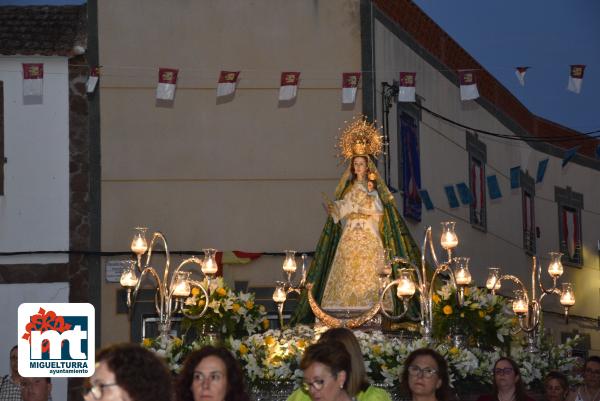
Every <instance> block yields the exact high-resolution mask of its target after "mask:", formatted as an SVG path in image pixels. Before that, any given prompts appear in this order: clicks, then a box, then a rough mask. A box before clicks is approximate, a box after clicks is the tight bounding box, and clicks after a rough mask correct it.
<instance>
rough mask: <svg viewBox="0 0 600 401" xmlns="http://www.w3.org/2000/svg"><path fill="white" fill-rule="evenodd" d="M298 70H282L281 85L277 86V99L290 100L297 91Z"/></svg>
mask: <svg viewBox="0 0 600 401" xmlns="http://www.w3.org/2000/svg"><path fill="white" fill-rule="evenodd" d="M299 80H300V73H299V72H282V73H281V86H280V88H279V100H282V101H285V100H292V99H294V98H295V97H296V93H297V91H298V81H299Z"/></svg>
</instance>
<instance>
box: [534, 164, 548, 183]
mask: <svg viewBox="0 0 600 401" xmlns="http://www.w3.org/2000/svg"><path fill="white" fill-rule="evenodd" d="M548 160H549V159H544V160H540V162H539V163H538V169H537V174H536V176H535V183H536V184H537V183H540V182H542V181H544V174H546V168H547V167H548Z"/></svg>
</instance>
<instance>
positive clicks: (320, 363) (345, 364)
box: [300, 341, 353, 401]
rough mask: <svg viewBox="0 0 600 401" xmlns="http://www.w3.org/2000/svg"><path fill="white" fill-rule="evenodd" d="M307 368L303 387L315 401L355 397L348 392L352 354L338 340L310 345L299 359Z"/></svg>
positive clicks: (348, 399) (344, 400)
mask: <svg viewBox="0 0 600 401" xmlns="http://www.w3.org/2000/svg"><path fill="white" fill-rule="evenodd" d="M300 369H302V371H303V372H304V379H303V383H302V387H303V388H304V391H306V392H307V393H309V394H310V398H311V399H312V400H313V401H352V400H353V399H352V397H351V396H350V394H349V393H348V385H349V378H350V375H351V373H352V362H351V361H350V354H349V353H348V351H346V349H345V347H344V345H343V344H342V343H340V342H337V341H325V342H319V343H316V344H313V345H311V346H310V347H308V348H307V349H306V351H304V356H303V357H302V361H301V362H300Z"/></svg>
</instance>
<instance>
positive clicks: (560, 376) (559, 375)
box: [544, 370, 569, 392]
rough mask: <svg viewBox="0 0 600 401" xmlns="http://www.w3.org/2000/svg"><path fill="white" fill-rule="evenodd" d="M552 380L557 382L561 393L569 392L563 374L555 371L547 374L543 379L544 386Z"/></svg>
mask: <svg viewBox="0 0 600 401" xmlns="http://www.w3.org/2000/svg"><path fill="white" fill-rule="evenodd" d="M552 379H554V380H557V381H558V383H560V387H562V389H563V391H565V392H566V391H568V390H569V380H568V379H567V376H565V375H564V374H562V373H560V372H557V371H555V370H553V371H551V372H548V374H547V375H546V377H544V386H545V385H546V384H547V383H548V382H549V381H550V380H552Z"/></svg>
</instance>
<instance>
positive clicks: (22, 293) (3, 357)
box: [0, 283, 69, 400]
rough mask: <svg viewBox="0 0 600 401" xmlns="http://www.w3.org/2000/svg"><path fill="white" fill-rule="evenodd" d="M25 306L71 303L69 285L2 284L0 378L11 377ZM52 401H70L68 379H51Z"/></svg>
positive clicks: (0, 289) (0, 292)
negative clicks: (11, 355)
mask: <svg viewBox="0 0 600 401" xmlns="http://www.w3.org/2000/svg"><path fill="white" fill-rule="evenodd" d="M24 302H69V283H45V284H0V305H2V313H1V314H0V319H2V324H1V325H0V345H1V346H0V376H4V375H6V374H9V373H10V364H9V351H10V349H11V348H12V347H13V346H14V345H15V344H17V310H18V308H19V305H21V304H22V303H24ZM52 399H53V400H66V399H67V379H61V378H54V379H52Z"/></svg>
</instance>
